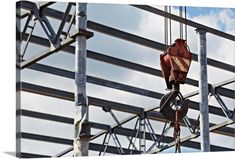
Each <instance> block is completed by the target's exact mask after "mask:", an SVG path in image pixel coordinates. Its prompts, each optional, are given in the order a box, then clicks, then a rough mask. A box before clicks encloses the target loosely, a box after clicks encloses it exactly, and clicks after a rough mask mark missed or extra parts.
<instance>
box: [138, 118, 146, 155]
mask: <svg viewBox="0 0 235 159" xmlns="http://www.w3.org/2000/svg"><path fill="white" fill-rule="evenodd" d="M145 131H146V130H145V119H144V117H142V116H141V117H140V121H139V147H140V152H141V153H145V152H146V140H145Z"/></svg>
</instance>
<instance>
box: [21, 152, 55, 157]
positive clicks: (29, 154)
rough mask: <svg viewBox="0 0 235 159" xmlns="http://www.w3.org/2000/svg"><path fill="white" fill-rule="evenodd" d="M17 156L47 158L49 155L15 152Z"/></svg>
mask: <svg viewBox="0 0 235 159" xmlns="http://www.w3.org/2000/svg"><path fill="white" fill-rule="evenodd" d="M17 157H18V158H49V157H51V156H49V155H42V154H35V153H26V152H21V153H19V154H17Z"/></svg>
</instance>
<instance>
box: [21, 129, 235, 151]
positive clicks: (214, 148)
mask: <svg viewBox="0 0 235 159" xmlns="http://www.w3.org/2000/svg"><path fill="white" fill-rule="evenodd" d="M19 136H21V138H23V139H29V140H36V141H43V142H51V143H56V144H64V145H72V144H73V140H71V139H64V138H58V137H52V136H46V135H39V134H32V133H26V132H22V133H20V134H19ZM182 144H183V143H182ZM194 144H195V145H196V146H194V147H195V148H197V149H199V148H200V143H194ZM182 146H183V145H182ZM101 147H102V145H101V144H97V143H90V144H89V150H93V151H99V150H100V149H101ZM108 149H109V150H108ZM108 149H107V151H106V152H108V153H113V154H118V151H117V150H116V147H114V146H108ZM123 150H124V152H125V154H130V150H128V149H126V148H123ZM232 150H233V149H230V148H224V147H220V146H214V145H211V151H232ZM133 151H134V154H140V152H139V151H136V150H133Z"/></svg>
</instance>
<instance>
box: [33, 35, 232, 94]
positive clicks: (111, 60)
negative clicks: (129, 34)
mask: <svg viewBox="0 0 235 159" xmlns="http://www.w3.org/2000/svg"><path fill="white" fill-rule="evenodd" d="M31 42H32V43H35V44H39V45H42V46H48V45H49V43H48V40H46V39H44V38H40V37H38V36H34V35H33V36H32V37H31ZM63 51H66V52H69V53H72V54H74V51H75V48H74V47H73V46H68V47H66V48H64V49H63ZM87 57H88V58H90V59H94V60H98V61H102V62H106V63H109V64H113V65H117V66H120V67H125V68H128V69H132V70H135V71H140V72H143V73H147V74H151V75H154V76H158V77H162V73H161V71H160V70H158V69H154V68H151V67H147V66H144V65H140V64H137V63H133V62H130V61H126V60H122V59H118V58H114V57H111V56H107V55H104V54H101V53H97V52H94V51H90V50H88V51H87ZM185 82H186V84H189V85H192V86H195V87H198V81H196V80H194V79H190V78H187V79H186V81H185ZM210 87H211V84H209V88H210ZM217 92H218V93H219V94H220V95H222V96H225V95H228V97H230V98H234V94H235V91H232V90H229V89H226V88H220V87H218V89H217Z"/></svg>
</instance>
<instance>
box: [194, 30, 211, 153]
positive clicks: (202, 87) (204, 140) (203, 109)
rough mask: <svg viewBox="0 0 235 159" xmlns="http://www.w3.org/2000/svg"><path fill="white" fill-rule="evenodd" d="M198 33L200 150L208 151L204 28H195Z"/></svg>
mask: <svg viewBox="0 0 235 159" xmlns="http://www.w3.org/2000/svg"><path fill="white" fill-rule="evenodd" d="M196 32H197V34H198V53H199V55H198V62H199V64H200V75H199V76H200V79H199V97H200V100H199V102H200V133H201V151H203V152H208V151H210V136H209V113H208V82H207V51H206V29H204V28H199V29H196Z"/></svg>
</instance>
